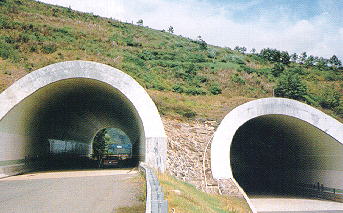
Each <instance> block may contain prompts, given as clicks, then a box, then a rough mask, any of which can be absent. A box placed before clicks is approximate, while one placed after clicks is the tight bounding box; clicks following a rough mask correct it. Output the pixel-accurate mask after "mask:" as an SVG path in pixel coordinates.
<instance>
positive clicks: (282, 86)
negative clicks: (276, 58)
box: [274, 71, 307, 100]
mask: <svg viewBox="0 0 343 213" xmlns="http://www.w3.org/2000/svg"><path fill="white" fill-rule="evenodd" d="M274 91H275V95H276V96H278V97H284V98H291V99H295V100H305V96H306V95H307V87H306V85H305V84H304V83H303V82H302V81H301V79H300V77H299V75H298V74H294V73H292V72H288V71H287V72H284V73H283V74H282V75H281V76H280V78H279V81H278V83H277V85H276V88H275V90H274Z"/></svg>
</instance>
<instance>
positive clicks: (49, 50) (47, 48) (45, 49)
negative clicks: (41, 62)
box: [42, 44, 57, 54]
mask: <svg viewBox="0 0 343 213" xmlns="http://www.w3.org/2000/svg"><path fill="white" fill-rule="evenodd" d="M56 50H57V46H56V44H46V45H44V46H42V52H43V53H45V54H51V53H54V52H56Z"/></svg>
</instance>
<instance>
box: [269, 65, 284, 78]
mask: <svg viewBox="0 0 343 213" xmlns="http://www.w3.org/2000/svg"><path fill="white" fill-rule="evenodd" d="M284 70H285V67H284V66H283V64H281V63H277V64H275V65H274V66H273V68H272V70H271V73H272V75H273V76H274V77H279V76H280V75H281V74H282V72H283V71H284Z"/></svg>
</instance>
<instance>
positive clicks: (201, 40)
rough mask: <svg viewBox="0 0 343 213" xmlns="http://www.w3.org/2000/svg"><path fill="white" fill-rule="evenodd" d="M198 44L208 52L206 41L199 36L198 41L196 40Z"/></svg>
mask: <svg viewBox="0 0 343 213" xmlns="http://www.w3.org/2000/svg"><path fill="white" fill-rule="evenodd" d="M196 43H198V44H199V46H200V48H201V49H203V50H206V49H207V43H206V41H204V40H203V39H202V38H201V36H198V38H197V40H196Z"/></svg>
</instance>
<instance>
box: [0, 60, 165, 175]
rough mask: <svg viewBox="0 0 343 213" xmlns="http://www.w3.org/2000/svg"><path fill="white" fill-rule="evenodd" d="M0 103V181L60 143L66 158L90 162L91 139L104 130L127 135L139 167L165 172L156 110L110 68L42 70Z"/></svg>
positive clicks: (72, 64) (69, 65) (81, 65)
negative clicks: (116, 130)
mask: <svg viewBox="0 0 343 213" xmlns="http://www.w3.org/2000/svg"><path fill="white" fill-rule="evenodd" d="M0 103H1V105H0V147H1V148H0V176H8V175H13V174H18V173H24V172H26V171H28V170H30V169H32V168H37V166H38V164H39V163H40V162H42V161H43V160H44V159H47V158H48V157H49V156H51V154H52V153H53V152H52V150H51V148H53V147H55V148H56V146H59V145H61V144H63V143H64V146H65V151H67V153H68V154H70V155H72V156H87V157H89V156H91V154H92V140H93V138H94V137H95V135H96V133H97V132H98V131H99V130H101V129H105V128H117V129H120V130H122V131H123V132H125V134H127V136H128V137H129V138H130V140H131V142H132V144H134V146H135V147H133V150H134V152H135V153H137V155H136V156H137V159H138V160H139V162H144V163H146V164H147V165H148V166H151V167H152V168H155V169H158V170H160V171H164V170H165V168H166V164H165V162H166V153H167V137H166V134H165V132H164V127H163V123H162V120H161V117H160V115H159V113H158V110H157V107H156V106H155V104H154V102H153V101H152V100H151V98H150V97H149V95H148V93H147V92H146V91H145V90H144V88H143V87H142V86H140V85H139V84H138V83H137V82H136V81H135V80H134V79H133V78H132V77H130V76H129V75H127V74H125V73H124V72H122V71H120V70H118V69H115V68H113V67H110V66H108V65H105V64H100V63H96V62H90V61H66V62H60V63H56V64H52V65H49V66H46V67H44V68H41V69H39V70H36V71H34V72H31V73H29V74H27V75H26V76H24V77H23V78H21V79H19V80H18V81H16V82H15V83H14V84H13V85H11V86H10V87H9V88H7V89H6V90H5V91H3V92H2V93H1V94H0ZM51 145H53V146H51ZM72 161H73V160H67V162H72Z"/></svg>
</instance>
